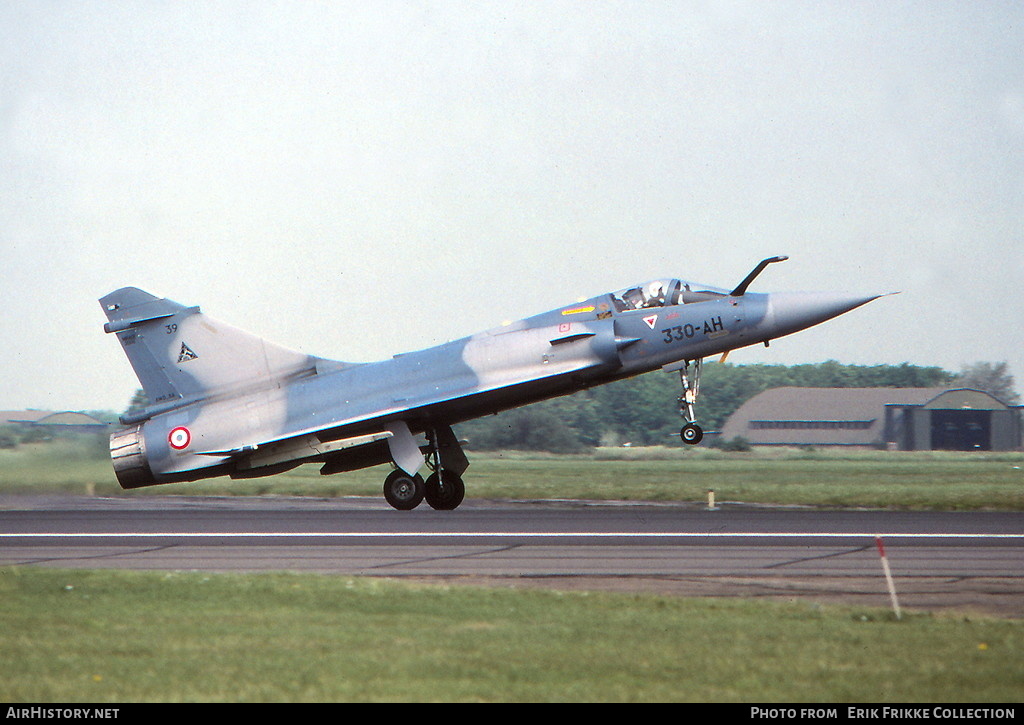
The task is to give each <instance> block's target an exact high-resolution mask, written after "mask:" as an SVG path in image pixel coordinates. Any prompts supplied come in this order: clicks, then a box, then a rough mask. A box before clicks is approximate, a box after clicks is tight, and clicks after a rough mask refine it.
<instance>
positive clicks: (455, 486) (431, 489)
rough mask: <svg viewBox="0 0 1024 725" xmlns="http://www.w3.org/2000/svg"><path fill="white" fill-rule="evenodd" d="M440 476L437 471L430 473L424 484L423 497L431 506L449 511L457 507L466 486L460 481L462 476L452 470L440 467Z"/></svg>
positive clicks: (464, 493)
mask: <svg viewBox="0 0 1024 725" xmlns="http://www.w3.org/2000/svg"><path fill="white" fill-rule="evenodd" d="M440 474H441V475H440V476H439V475H438V474H437V473H432V474H430V477H429V478H427V482H426V484H425V489H426V492H425V497H426V499H427V503H428V504H430V507H431V508H434V509H437V510H438V511H451V510H452V509H455V508H458V506H459V504H460V503H462V499H464V498H465V497H466V486H465V484H463V483H462V477H461V476H459V475H458V474H457V473H453V472H452V471H447V470H445V469H441V471H440Z"/></svg>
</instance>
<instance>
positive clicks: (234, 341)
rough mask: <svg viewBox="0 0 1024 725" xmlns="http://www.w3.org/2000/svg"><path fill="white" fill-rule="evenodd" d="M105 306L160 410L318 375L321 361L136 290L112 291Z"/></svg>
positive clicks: (109, 328)
mask: <svg viewBox="0 0 1024 725" xmlns="http://www.w3.org/2000/svg"><path fill="white" fill-rule="evenodd" d="M100 304H101V305H102V306H103V311H104V313H106V315H107V320H108V322H107V324H106V325H104V326H103V329H104V330H105V331H106V332H110V333H114V334H116V335H117V339H118V341H119V342H120V343H121V347H122V348H123V349H124V352H125V355H127V356H128V361H129V362H130V363H131V365H132V368H133V369H134V370H135V375H136V376H137V377H138V379H139V382H140V383H141V384H142V389H143V390H145V391H146V395H147V396H148V397H149V400H150V403H151V404H154V405H160V404H170V403H173V401H175V400H179V399H189V400H192V399H198V398H203V397H206V396H209V395H212V394H217V393H220V392H227V391H230V390H236V389H243V388H247V387H251V386H254V385H258V384H260V383H265V382H269V381H273V380H277V379H281V378H284V377H288V376H291V375H295V374H298V373H301V372H303V371H307V370H308V371H313V370H314V369H315V367H316V363H317V360H318V359H317V358H315V357H311V356H309V355H304V354H302V353H299V352H295V351H293V350H288V349H286V348H283V347H279V346H277V345H274V344H272V343H269V342H267V341H265V340H263V339H261V338H259V337H256V336H255V335H252V334H249V333H247V332H244V331H242V330H238V329H236V328H234V327H231V326H230V325H225V324H224V323H222V322H219V321H217V320H214V319H212V318H210V317H207V316H206V315H204V314H202V313H201V312H200V311H199V308H198V307H185V306H184V305H181V304H178V303H177V302H174V301H172V300H168V299H161V298H159V297H155V296H153V295H151V294H149V293H148V292H143V291H142V290H140V289H136V288H134V287H125V288H123V289H119V290H117V291H116V292H111V293H110V294H108V295H106V296H105V297H102V298H101V299H100Z"/></svg>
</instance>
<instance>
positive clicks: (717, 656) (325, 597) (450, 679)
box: [0, 444, 1024, 703]
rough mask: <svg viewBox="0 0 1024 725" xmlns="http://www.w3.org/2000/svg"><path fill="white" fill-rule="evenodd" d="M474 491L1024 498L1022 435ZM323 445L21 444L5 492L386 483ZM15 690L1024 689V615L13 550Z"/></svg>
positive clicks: (717, 695)
mask: <svg viewBox="0 0 1024 725" xmlns="http://www.w3.org/2000/svg"><path fill="white" fill-rule="evenodd" d="M471 460H472V467H471V468H470V469H469V471H468V472H467V475H466V481H467V488H468V494H467V495H468V497H471V498H472V497H476V498H512V499H516V498H540V499H550V498H586V499H616V500H621V499H634V500H645V501H691V502H704V501H705V500H706V495H707V491H708V489H714V490H715V491H716V496H717V498H718V500H719V501H745V502H757V503H774V504H790V505H807V506H866V507H890V508H915V509H953V510H956V509H960V510H967V509H1003V510H1024V471H1022V468H1024V454H1020V453H1015V454H938V453H931V454H926V453H920V454H907V453H888V452H844V453H835V452H823V451H807V450H788V451H780V450H773V451H756V452H752V453H724V452H717V451H709V450H678V449H675V450H669V449H607V450H599V451H597V452H595V453H593V454H591V455H587V456H573V457H553V456H542V455H527V454H522V453H515V454H488V455H480V454H478V455H473V456H471ZM383 476H384V470H383V469H382V468H380V467H378V468H374V469H368V470H365V471H357V472H353V473H350V474H343V475H339V476H331V477H321V476H319V475H318V473H317V469H316V467H315V466H308V467H304V468H302V469H299V470H297V471H294V472H291V473H288V474H283V475H279V476H275V477H272V478H268V479H259V480H252V481H244V482H233V481H230V480H228V479H215V480H212V481H205V482H197V483H190V484H175V485H170V486H157V487H153V488H149V489H140V490H138V491H134V492H123V491H121V489H120V488H119V487H118V485H117V482H116V481H115V479H114V477H113V473H112V470H111V468H110V463H109V461H108V460H106V459H105V457H100V456H97V455H96V451H95V449H87V448H83V447H81V446H75V445H70V444H48V445H37V446H21V447H20V448H19V449H17V450H14V451H8V450H5V451H0V493H5V494H15V495H17V494H37V493H61V492H66V493H74V494H82V493H94V494H96V495H126V496H146V495H150V494H164V495H266V494H280V495H299V496H316V497H335V496H348V495H371V496H379V495H380V486H381V479H382V478H383ZM0 652H2V653H3V656H2V657H0V701H3V702H8V703H12V702H25V703H38V702H65V703H71V702H93V703H118V702H120V703H129V702H152V701H157V702H175V701H189V702H211V701H216V702H298V701H301V702H321V701H329V702H343V701H344V702H355V701H417V702H427V701H445V702H450V701H485V702H487V701H490V702H494V701H502V702H515V701H535V702H545V701H571V702H591V701H592V702H613V701H614V702H624V701H642V702H652V701H692V702H754V703H764V702H789V703H792V702H808V703H810V702H820V703H829V702H831V703H838V702H852V703H857V702H874V703H900V702H902V703H909V702H986V703H997V702H1003V703H1006V702H1011V703H1012V702H1018V701H1019V700H1020V699H1021V696H1022V695H1024V684H1022V683H1024V622H1022V621H1019V620H1005V619H990V618H985V617H974V616H972V617H970V618H965V617H963V616H962V615H961V616H931V615H928V614H919V613H911V614H905V616H904V617H903V619H902V620H900V621H896V620H894V619H893V617H892V615H891V613H890V612H888V611H887V610H870V609H850V608H844V607H833V606H820V605H815V604H808V603H794V604H789V605H785V604H772V603H764V602H750V601H737V600H714V599H683V598H677V597H658V596H653V595H627V594H612V593H595V592H591V593H587V592H571V593H560V592H555V591H529V590H521V591H517V590H508V589H485V588H470V587H451V586H437V585H433V586H427V585H422V586H416V585H411V584H409V583H406V582H394V581H388V580H382V579H369V578H367V579H361V578H352V577H338V576H315V575H301V576H300V575H289V574H258V575H234V574H230V575H229V574H193V573H132V572H118V571H73V572H65V571H56V570H47V569H37V568H33V567H17V568H6V569H0Z"/></svg>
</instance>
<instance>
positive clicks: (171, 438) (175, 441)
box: [167, 426, 192, 451]
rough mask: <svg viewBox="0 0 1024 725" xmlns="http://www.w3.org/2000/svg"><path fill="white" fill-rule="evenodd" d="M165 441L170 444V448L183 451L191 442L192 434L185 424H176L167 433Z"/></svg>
mask: <svg viewBox="0 0 1024 725" xmlns="http://www.w3.org/2000/svg"><path fill="white" fill-rule="evenodd" d="M167 442H168V443H170V444H171V448H173V449H174V450H176V451H183V450H185V449H186V448H188V444H189V443H191V442H192V434H191V433H190V432H189V430H188V428H186V427H185V426H178V427H177V428H175V429H174V430H172V431H171V432H170V433H168V434H167Z"/></svg>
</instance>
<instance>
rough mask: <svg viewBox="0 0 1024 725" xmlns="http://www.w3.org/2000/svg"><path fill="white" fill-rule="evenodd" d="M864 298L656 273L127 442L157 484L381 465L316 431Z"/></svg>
mask: <svg viewBox="0 0 1024 725" xmlns="http://www.w3.org/2000/svg"><path fill="white" fill-rule="evenodd" d="M870 299H874V298H873V297H869V298H863V297H848V296H837V295H820V294H815V293H806V294H802V295H801V294H800V293H790V294H785V293H783V294H776V295H773V294H753V293H745V294H741V295H736V296H733V295H730V294H729V293H727V292H726V291H724V290H719V289H714V288H709V287H707V286H702V285H701V286H697V285H691V284H689V283H686V282H683V281H680V280H656V281H655V282H653V283H647V284H646V285H640V286H637V287H635V288H630V289H628V290H622V291H620V292H616V293H610V294H604V295H600V296H597V297H593V298H591V299H587V300H583V301H581V302H577V303H574V304H571V305H567V306H565V307H561V308H557V309H555V310H551V311H549V312H545V313H542V314H539V315H535V316H533V317H529V318H526V319H523V320H520V321H518V322H514V323H510V324H506V325H503V326H501V327H497V328H494V329H491V330H487V331H485V332H481V333H478V334H475V335H472V336H469V337H465V338H462V339H458V340H454V341H451V342H447V343H444V344H442V345H438V346H436V347H432V348H428V349H425V350H420V351H416V352H410V353H406V354H401V355H396V356H395V357H393V358H391V359H388V360H383V361H379V362H374V363H362V364H337V365H318V366H315V367H311V368H310V369H309V370H306V371H303V372H302V373H301V374H293V375H290V376H288V377H285V378H281V379H269V380H262V381H260V382H259V383H258V384H256V385H254V386H253V387H252V388H251V389H242V390H239V389H234V390H232V391H230V393H225V394H223V395H211V396H209V397H206V398H204V399H202V400H197V401H195V402H193V403H191V404H187V405H183V406H180V407H176V408H174V409H172V410H168V411H166V412H162V413H158V414H156V415H153V416H151V417H149V418H148V419H146V420H144V421H141V422H140V423H139V424H138V426H137V427H136V428H135V429H134V431H135V432H134V434H133V435H134V437H131V436H129V435H128V434H125V438H124V443H125V446H126V447H125V449H124V450H125V451H128V450H129V448H128V446H129V444H130V445H131V446H135V448H138V449H139V455H141V457H142V460H144V461H145V462H146V463H147V465H148V469H149V471H151V472H152V477H153V481H152V482H153V483H160V482H165V481H178V480H196V479H199V478H206V477H210V476H217V475H224V474H225V473H229V474H232V475H243V476H259V475H270V474H272V473H276V472H278V471H279V470H282V469H283V468H287V467H290V466H291V465H297V464H298V463H301V462H303V461H306V460H317V461H320V462H322V463H324V464H325V472H330V471H340V470H351V469H353V468H359V467H363V466H369V465H376V464H379V463H384V462H386V461H387V460H389V456H388V449H387V446H386V445H385V444H384V443H382V442H373V443H370V444H368V445H360V446H359V447H358V448H355V447H353V448H351V449H346V450H344V451H336V452H331V453H330V454H322V453H321V452H319V451H318V449H317V448H316V445H318V444H317V443H316V441H314V440H313V438H312V436H314V435H315V438H316V440H317V441H331V440H350V439H351V440H355V439H356V438H358V437H359V436H368V435H373V434H374V433H376V432H379V431H380V430H381V427H382V424H384V423H387V422H388V421H389V420H401V421H404V422H405V423H406V424H407V425H408V426H409V428H410V429H411V430H412V432H413V433H418V432H423V431H426V430H429V429H433V428H437V427H439V426H450V425H453V424H457V423H459V422H462V421H465V420H469V419H472V418H476V417H480V416H484V415H488V414H492V413H496V412H499V411H501V410H506V409H509V408H514V407H518V406H522V405H525V404H528V403H532V402H536V401H538V400H543V399H547V398H551V397H556V396H560V395H568V394H571V393H574V392H576V391H579V390H582V389H585V388H588V387H592V386H594V385H599V384H603V383H607V382H611V381H614V380H620V379H623V378H628V377H632V376H635V375H640V374H642V373H646V372H649V371H652V370H657V369H659V368H670V367H671V366H672V365H673V364H676V363H679V362H680V361H689V360H698V359H701V358H704V357H708V356H711V355H716V354H720V353H724V352H726V351H729V350H733V349H736V348H740V347H744V346H747V345H752V344H757V343H760V342H767V341H768V340H771V339H774V338H777V337H780V336H782V335H786V334H789V333H791V332H795V331H797V330H799V329H804V328H806V327H809V326H811V325H813V324H817V323H818V322H822V321H824V320H826V319H829V318H831V317H835V316H836V315H838V314H841V313H842V312H845V311H847V310H849V309H853V308H854V307H856V306H858V305H860V304H864V303H865V302H867V301H869V300H870ZM182 431H184V432H182ZM176 435H177V436H178V438H177V439H176V438H175V436H176ZM186 435H187V438H188V440H187V444H186V441H185V440H184V438H185V436H186ZM305 437H310V438H309V440H310V442H311V445H313V446H314V447H313V448H307V447H304V446H305V444H304V443H302V441H304V440H306V438H305ZM297 441H298V442H297ZM112 450H113V443H112ZM132 450H134V448H133V449H132ZM268 451H269V453H268ZM240 461H242V463H240ZM261 461H263V462H270V461H272V462H273V465H270V464H269V463H261ZM133 465H134V464H133ZM116 467H117V459H116V458H115V468H116ZM328 469H329V470H328ZM119 476H120V473H119ZM148 483H149V482H146V483H140V484H139V485H148Z"/></svg>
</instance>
